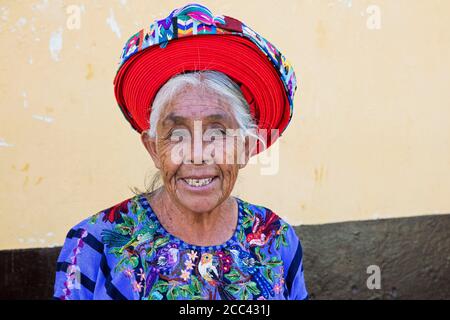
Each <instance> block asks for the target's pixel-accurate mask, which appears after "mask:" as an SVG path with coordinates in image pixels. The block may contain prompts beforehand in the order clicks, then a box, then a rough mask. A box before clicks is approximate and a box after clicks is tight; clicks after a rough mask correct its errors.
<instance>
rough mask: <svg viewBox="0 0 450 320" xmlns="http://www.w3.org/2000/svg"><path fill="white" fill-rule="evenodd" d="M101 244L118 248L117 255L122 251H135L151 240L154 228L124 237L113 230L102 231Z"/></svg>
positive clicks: (143, 229) (144, 228)
mask: <svg viewBox="0 0 450 320" xmlns="http://www.w3.org/2000/svg"><path fill="white" fill-rule="evenodd" d="M101 236H102V240H103V243H105V244H106V245H107V246H109V247H110V248H117V247H118V248H120V249H119V250H118V252H119V253H122V252H123V250H131V249H132V248H133V249H136V248H137V247H139V246H140V245H142V244H144V243H145V242H147V241H151V240H153V236H154V228H150V227H143V228H142V229H140V230H138V231H136V232H135V233H133V234H132V235H129V234H128V235H124V234H121V233H119V232H117V231H114V230H103V231H102V233H101Z"/></svg>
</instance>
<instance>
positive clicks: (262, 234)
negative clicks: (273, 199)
mask: <svg viewBox="0 0 450 320" xmlns="http://www.w3.org/2000/svg"><path fill="white" fill-rule="evenodd" d="M280 225H281V224H280V219H279V218H278V216H277V215H276V214H275V213H273V212H272V211H271V210H269V209H268V210H267V211H266V216H265V219H263V218H262V216H261V215H260V214H258V213H257V214H255V222H254V223H253V227H252V232H251V233H249V234H248V235H247V238H246V239H247V242H248V243H249V244H250V246H251V247H254V246H258V247H262V246H265V245H266V244H267V243H268V242H269V241H270V244H271V243H272V241H273V239H274V237H273V234H275V233H276V232H277V231H278V229H279V228H280ZM270 244H269V247H270ZM269 252H270V251H269Z"/></svg>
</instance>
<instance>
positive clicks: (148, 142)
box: [141, 130, 161, 169]
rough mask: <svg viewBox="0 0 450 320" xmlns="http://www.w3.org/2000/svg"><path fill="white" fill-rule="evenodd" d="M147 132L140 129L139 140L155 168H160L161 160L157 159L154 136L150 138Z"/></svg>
mask: <svg viewBox="0 0 450 320" xmlns="http://www.w3.org/2000/svg"><path fill="white" fill-rule="evenodd" d="M147 132H148V131H147V130H144V131H142V133H141V141H142V143H143V144H144V147H145V149H147V151H148V153H149V154H150V156H151V157H152V160H153V163H154V164H155V166H156V168H158V169H161V168H160V167H161V161H160V159H159V155H158V149H157V148H156V138H151V137H150V136H149V135H148V134H147Z"/></svg>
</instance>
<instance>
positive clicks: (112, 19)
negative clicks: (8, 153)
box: [106, 8, 122, 38]
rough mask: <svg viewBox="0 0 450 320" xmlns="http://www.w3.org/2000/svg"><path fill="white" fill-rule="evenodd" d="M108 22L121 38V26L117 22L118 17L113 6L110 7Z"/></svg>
mask: <svg viewBox="0 0 450 320" xmlns="http://www.w3.org/2000/svg"><path fill="white" fill-rule="evenodd" d="M106 23H107V24H108V25H109V27H110V28H111V30H112V31H113V32H114V33H115V34H116V36H117V37H118V38H120V37H121V36H122V34H121V32H120V27H119V25H118V24H117V21H116V18H115V16H114V11H113V9H112V8H110V9H109V17H108V19H106Z"/></svg>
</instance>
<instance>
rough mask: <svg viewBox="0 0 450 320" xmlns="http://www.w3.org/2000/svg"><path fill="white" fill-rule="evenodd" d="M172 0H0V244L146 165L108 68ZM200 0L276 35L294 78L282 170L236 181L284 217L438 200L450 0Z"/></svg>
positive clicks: (87, 203) (88, 207)
mask: <svg viewBox="0 0 450 320" xmlns="http://www.w3.org/2000/svg"><path fill="white" fill-rule="evenodd" d="M184 3H185V2H184V1H154V0H153V1H150V0H145V1H144V0H142V1H132V0H128V1H126V0H122V1H106V0H98V1H93V0H77V1H57V0H55V1H52V0H49V1H20V2H19V1H15V0H10V1H5V0H3V1H1V2H0V42H1V45H2V50H1V52H0V72H1V76H0V81H1V82H0V99H1V100H0V101H1V108H0V216H1V225H0V249H6V248H20V247H44V246H52V245H60V244H61V243H62V241H63V239H64V236H65V234H66V232H67V231H68V229H69V228H70V227H71V226H73V225H74V224H76V223H77V222H79V221H80V220H82V219H84V218H85V217H87V216H88V215H91V214H93V213H95V212H97V211H99V210H102V209H105V208H107V207H109V206H111V205H113V204H115V203H117V202H119V201H121V200H123V199H126V198H128V197H130V196H131V195H132V194H131V193H130V191H129V189H128V187H129V186H138V187H142V186H143V182H144V176H145V175H146V174H148V173H151V172H153V170H154V168H153V165H152V163H151V161H150V158H149V157H148V155H147V153H146V152H145V150H144V148H143V146H142V145H141V142H140V140H139V136H138V134H137V133H136V132H134V131H132V130H131V128H130V126H129V125H128V123H126V121H125V120H124V118H123V117H122V114H121V113H120V111H119V109H118V108H117V106H116V103H115V99H114V94H113V85H112V81H113V77H114V75H115V72H116V68H117V62H118V58H119V55H120V53H121V49H122V46H123V44H124V42H125V41H126V39H128V37H129V36H130V35H131V34H133V33H135V32H136V31H138V30H139V29H141V28H142V27H144V26H145V25H147V24H148V23H149V22H150V21H152V20H154V19H156V18H162V17H165V16H166V15H167V14H168V13H169V12H170V11H171V10H172V9H173V8H175V7H178V6H180V5H181V4H184ZM202 3H203V4H206V5H207V6H209V7H210V8H211V9H212V10H213V12H214V13H216V14H227V15H231V16H235V17H237V18H239V19H241V20H242V21H244V22H246V23H247V24H248V25H250V26H251V27H253V28H254V29H255V30H257V31H258V32H260V33H261V34H262V35H264V36H265V37H266V38H268V39H269V40H271V41H272V42H273V43H274V44H276V45H277V46H278V47H279V48H280V49H281V51H282V52H283V53H285V54H286V56H287V57H288V58H289V59H290V60H291V61H292V63H293V64H294V66H295V68H296V70H297V74H298V78H299V82H300V83H299V90H298V92H297V96H296V101H295V115H294V118H293V121H292V122H291V125H290V127H289V128H288V130H287V131H286V134H285V135H284V136H283V137H282V138H281V142H280V143H279V147H280V152H281V156H280V169H279V173H278V174H277V175H269V176H267V175H261V174H260V169H261V167H260V166H257V165H251V166H249V167H248V168H247V169H245V171H243V172H242V174H241V176H240V180H239V182H238V184H237V186H236V189H235V194H237V195H239V196H241V197H242V198H244V199H246V200H248V201H250V202H253V203H258V204H262V205H265V206H268V207H270V208H272V209H273V210H275V211H276V212H277V213H278V214H279V215H280V216H282V217H284V218H286V219H287V220H288V221H289V222H291V223H292V224H300V223H301V224H315V223H327V222H336V221H346V220H360V219H375V218H386V217H401V216H411V215H424V214H434V213H448V212H449V211H450V196H449V190H450V170H449V168H450V126H449V119H450V90H449V83H450V64H449V61H448V60H449V58H448V57H449V56H450V23H449V22H448V13H449V12H450V2H449V1H439V0H429V1H422V0H414V1H413V0H402V1H400V0H389V1H381V0H372V1H362V0H361V1H351V0H341V1H332V0H323V1H312V0H310V1H307V0H283V1H279V0H277V1H276V4H275V1H273V0H272V1H241V0H227V1H224V2H218V1H202ZM371 4H373V5H376V6H377V7H375V9H377V8H378V9H379V10H380V12H381V25H380V29H371V28H372V27H373V26H374V24H373V22H374V20H373V19H374V17H375V16H374V12H373V11H371V9H370V8H369V12H367V8H368V7H369V5H371ZM70 5H79V6H80V7H79V8H80V10H81V20H80V21H81V25H80V28H79V29H77V28H75V29H69V27H70V28H72V27H73V21H72V20H70V21H69V27H68V24H67V23H68V21H67V20H68V17H69V15H68V14H67V12H66V9H67V7H68V6H70ZM375 26H376V23H375Z"/></svg>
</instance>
